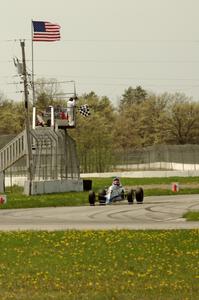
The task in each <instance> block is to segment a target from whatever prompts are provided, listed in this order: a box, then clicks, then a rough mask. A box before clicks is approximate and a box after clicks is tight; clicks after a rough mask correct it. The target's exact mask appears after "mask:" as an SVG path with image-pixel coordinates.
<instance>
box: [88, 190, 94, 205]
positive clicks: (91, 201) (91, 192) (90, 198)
mask: <svg viewBox="0 0 199 300" xmlns="http://www.w3.org/2000/svg"><path fill="white" fill-rule="evenodd" d="M95 200H96V197H95V192H93V191H89V194H88V201H89V203H90V206H94V205H95Z"/></svg>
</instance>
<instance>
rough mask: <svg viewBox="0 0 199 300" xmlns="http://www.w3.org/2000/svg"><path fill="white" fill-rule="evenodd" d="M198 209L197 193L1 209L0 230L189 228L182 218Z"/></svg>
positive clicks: (195, 224) (194, 224) (193, 224)
mask: <svg viewBox="0 0 199 300" xmlns="http://www.w3.org/2000/svg"><path fill="white" fill-rule="evenodd" d="M188 210H199V195H183V196H182V195H176V196H158V197H157V196H156V197H146V198H145V199H144V203H143V204H137V203H134V204H132V205H129V204H128V203H125V202H121V203H117V204H113V205H108V206H99V205H96V206H78V207H57V208H53V207H49V208H31V209H9V210H8V209H5V210H4V209H2V210H0V230H66V229H77V230H84V229H191V228H198V229H199V222H187V221H186V220H185V219H183V218H182V215H183V213H184V212H187V211H188Z"/></svg>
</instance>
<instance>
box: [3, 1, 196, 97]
mask: <svg viewBox="0 0 199 300" xmlns="http://www.w3.org/2000/svg"><path fill="white" fill-rule="evenodd" d="M198 11H199V1H197V0H150V1H149V0H123V1H122V0H117V1H115V0H84V1H83V0H70V1H69V0H57V1H49V0H48V1H46V0H42V1H40V0H34V1H29V0H26V1H25V0H20V1H13V0H12V1H11V0H7V1H4V2H3V3H2V5H1V18H0V24H1V38H0V42H1V58H0V90H1V91H2V92H3V93H4V94H5V95H6V96H7V97H9V98H11V99H14V100H21V98H22V94H21V93H20V90H21V89H22V87H20V85H18V84H13V83H14V82H19V78H17V77H16V76H15V75H16V70H15V68H14V65H13V62H12V58H13V56H17V57H18V58H19V59H21V48H20V43H19V39H25V44H26V59H27V66H28V69H29V71H30V72H31V20H32V19H33V20H38V21H39V20H41V21H50V22H52V23H58V24H60V26H61V41H59V42H55V43H44V42H35V43H34V69H35V70H34V71H35V78H41V77H44V78H47V79H49V78H56V79H57V80H58V81H67V80H75V82H76V86H77V92H78V94H82V93H87V92H90V91H91V90H93V91H95V92H96V94H98V95H99V96H103V95H106V96H108V97H109V98H110V99H111V100H112V101H113V103H117V101H118V100H119V98H120V97H121V95H122V94H123V92H124V90H125V89H127V88H128V87H129V86H132V87H136V86H137V85H141V86H142V87H143V88H144V89H146V90H149V91H153V92H155V93H157V94H158V93H163V92H170V93H174V92H182V93H185V94H186V95H187V96H190V97H192V98H193V99H194V100H199V36H198V28H199V18H198ZM63 88H64V90H65V91H67V89H70V87H69V86H68V85H67V84H63Z"/></svg>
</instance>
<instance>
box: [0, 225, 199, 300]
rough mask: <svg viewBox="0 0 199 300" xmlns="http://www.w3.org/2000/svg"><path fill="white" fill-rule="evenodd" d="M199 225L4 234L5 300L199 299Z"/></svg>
mask: <svg viewBox="0 0 199 300" xmlns="http://www.w3.org/2000/svg"><path fill="white" fill-rule="evenodd" d="M198 245H199V230H196V229H195V230H175V231H166V230H165V231H127V230H121V231H101V230H100V231H65V232H62V231H60V232H45V231H41V232H23V231H22V232H6V233H5V232H4V233H3V232H0V251H1V256H0V299H1V300H10V299H14V300H27V299H28V300H47V299H48V300H49V299H56V300H61V299H64V300H69V299H70V300H73V299H74V300H75V299H78V300H86V299H87V300H101V299H114V300H116V299H118V300H120V299H122V300H129V299H132V300H133V299H134V300H154V299H155V300H157V299H159V300H182V299H183V300H185V299H187V300H196V299H198V295H199V260H198V257H199V250H198Z"/></svg>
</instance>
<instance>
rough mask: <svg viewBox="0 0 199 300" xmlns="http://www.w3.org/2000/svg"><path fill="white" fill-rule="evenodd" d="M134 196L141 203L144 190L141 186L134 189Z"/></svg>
mask: <svg viewBox="0 0 199 300" xmlns="http://www.w3.org/2000/svg"><path fill="white" fill-rule="evenodd" d="M135 198H136V201H137V203H142V202H143V200H144V191H143V188H141V187H139V188H137V189H136V191H135Z"/></svg>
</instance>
